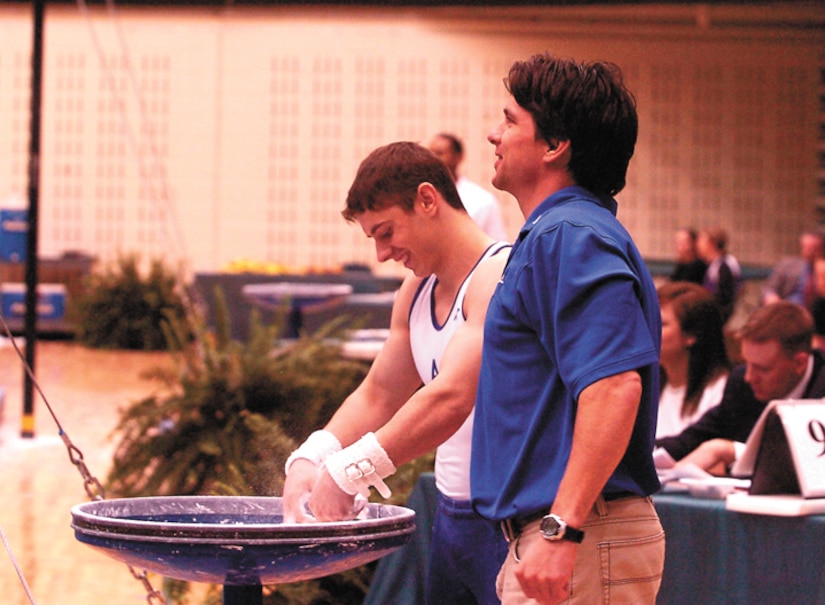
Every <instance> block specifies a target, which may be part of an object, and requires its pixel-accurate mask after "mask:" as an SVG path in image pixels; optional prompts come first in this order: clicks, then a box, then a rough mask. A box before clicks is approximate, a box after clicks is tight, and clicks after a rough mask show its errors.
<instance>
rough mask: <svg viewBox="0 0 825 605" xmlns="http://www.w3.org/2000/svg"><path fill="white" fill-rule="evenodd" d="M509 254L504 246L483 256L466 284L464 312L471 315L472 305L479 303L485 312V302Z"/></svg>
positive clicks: (487, 301) (491, 292)
mask: <svg viewBox="0 0 825 605" xmlns="http://www.w3.org/2000/svg"><path fill="white" fill-rule="evenodd" d="M509 256H510V248H504V249H503V250H501V252H499V253H498V254H496V255H494V256H491V257H489V258H485V259H484V260H483V261H481V262H480V263H479V265H478V267H476V269H475V271H473V276H472V278H471V279H470V284H469V285H468V286H467V296H466V297H465V299H464V307H465V312H466V313H467V314H468V316H469V315H472V307H473V306H475V305H481V306H480V308H481V309H482V310H483V312H484V313H486V310H487V304H488V303H489V302H490V297H491V296H492V295H493V291H494V290H495V288H496V285H497V284H498V282H499V280H500V279H501V274H502V273H503V272H504V266H505V265H506V264H507V259H508V258H509Z"/></svg>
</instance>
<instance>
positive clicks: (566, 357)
mask: <svg viewBox="0 0 825 605" xmlns="http://www.w3.org/2000/svg"><path fill="white" fill-rule="evenodd" d="M506 86H507V89H508V91H509V92H510V94H511V96H510V98H509V100H508V101H507V103H506V105H505V107H504V118H503V121H502V123H501V124H500V125H499V126H497V127H496V128H495V129H494V130H493V131H492V132H491V133H490V135H489V136H488V139H489V141H490V143H492V144H493V145H494V146H495V156H496V161H495V176H494V177H493V185H494V186H495V187H496V188H498V189H501V190H503V191H507V192H509V193H511V194H512V195H514V196H515V198H516V200H517V201H518V204H519V208H520V209H521V212H522V214H523V215H524V218H525V219H526V222H525V224H524V226H523V227H522V228H521V232H520V233H519V236H518V238H517V240H516V243H515V244H514V246H513V251H512V253H511V256H510V260H509V262H508V265H507V268H506V269H505V272H504V275H503V276H502V280H501V282H500V283H499V285H498V287H497V288H496V291H495V294H494V295H493V298H492V299H491V301H490V307H489V309H488V312H487V321H486V325H485V329H484V353H483V358H482V368H481V375H480V379H479V391H478V398H477V401H476V421H475V427H474V433H473V457H472V465H471V486H472V496H473V504H474V506H475V508H476V510H477V511H478V512H479V513H481V514H482V515H483V516H485V517H487V518H490V519H493V520H495V521H499V522H501V523H502V528H503V530H504V531H506V533H507V534H508V536H509V538H510V551H509V553H508V556H507V559H506V561H505V563H504V565H503V566H502V569H501V573H500V574H499V579H498V586H499V594H500V596H501V599H502V603H504V605H514V604H528V603H529V604H534V603H543V604H551V603H560V602H565V603H572V604H581V605H592V604H593V603H603V602H607V601H610V602H616V603H618V602H622V603H635V604H644V603H649V604H651V605H652V604H653V603H655V600H656V594H657V591H658V588H659V584H660V582H661V574H662V571H663V567H664V532H663V531H662V526H661V524H660V523H659V518H658V516H657V514H656V511H655V509H654V507H653V503H652V500H651V499H650V498H649V496H650V494H652V493H653V492H655V491H657V490H658V489H659V481H658V478H657V477H656V471H655V468H654V465H653V460H652V452H653V435H654V431H655V426H656V407H657V403H658V397H659V365H658V360H659V341H660V332H661V317H660V313H659V305H658V301H657V298H656V289H655V286H654V284H653V280H652V278H651V276H650V274H649V272H648V270H647V267H646V266H645V263H644V260H643V259H642V257H641V254H640V253H639V251H638V250H637V248H636V246H635V245H634V243H633V241H632V239H631V237H630V235H629V234H628V233H627V231H626V230H625V229H624V228H623V227H622V226H621V224H620V223H619V221H618V220H617V219H616V210H617V204H616V201H615V199H613V196H614V195H615V194H616V193H618V192H619V191H620V190H621V189H622V188H623V187H624V185H625V175H626V171H627V165H628V162H629V161H630V158H631V156H632V155H633V150H634V147H635V143H636V137H637V133H638V118H637V115H636V108H635V101H634V99H633V97H632V95H631V94H630V93H629V92H628V91H627V89H626V88H625V87H624V85H623V83H622V78H621V74H620V72H619V69H618V67H616V66H615V65H612V64H609V63H581V64H580V63H575V62H573V61H569V60H561V59H557V58H555V57H552V56H550V55H547V54H545V55H535V56H533V57H532V58H531V59H529V60H527V61H518V62H516V63H514V64H513V66H512V67H511V68H510V72H509V74H508V77H507V79H506ZM619 544H622V545H624V546H623V547H621V548H613V546H618V545H619ZM629 544H633V546H628V545H629ZM605 551H609V552H610V559H611V561H610V566H609V569H605V567H604V566H603V565H602V563H601V561H600V559H601V557H602V555H601V553H603V552H605Z"/></svg>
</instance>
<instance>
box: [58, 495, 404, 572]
mask: <svg viewBox="0 0 825 605" xmlns="http://www.w3.org/2000/svg"><path fill="white" fill-rule="evenodd" d="M71 512H72V528H73V529H74V532H75V537H76V538H77V540H79V541H80V542H82V543H84V544H88V545H89V546H91V547H93V548H95V549H98V550H100V551H102V552H103V553H104V554H106V555H107V556H109V557H111V558H113V559H116V560H118V561H121V562H123V563H126V564H128V565H131V566H133V567H135V568H139V569H145V570H147V571H152V572H155V573H158V574H161V575H163V576H165V577H169V578H176V579H178V580H188V581H191V582H207V583H214V584H223V585H228V586H255V585H262V584H282V583H288V582H297V581H301V580H308V579H312V578H319V577H322V576H327V575H330V574H334V573H338V572H340V571H344V570H346V569H351V568H354V567H358V566H360V565H363V564H365V563H369V562H370V561H374V560H375V559H378V558H380V557H383V556H384V555H387V554H389V553H390V552H392V551H393V550H395V549H396V548H398V547H400V546H402V545H403V544H405V543H406V542H407V541H409V539H410V537H411V535H412V533H413V531H415V513H414V512H413V511H412V510H410V509H407V508H404V507H401V506H393V505H387V504H368V505H367V506H366V510H365V513H362V515H361V517H359V519H358V520H354V521H338V522H333V523H301V524H292V523H290V524H285V523H284V522H283V503H282V500H281V498H263V497H234V496H226V497H224V496H169V497H149V498H123V499H115V500H100V501H95V502H87V503H84V504H79V505H77V506H75V507H73V508H72V511H71Z"/></svg>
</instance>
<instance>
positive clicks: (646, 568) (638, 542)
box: [599, 531, 665, 605]
mask: <svg viewBox="0 0 825 605" xmlns="http://www.w3.org/2000/svg"><path fill="white" fill-rule="evenodd" d="M664 561H665V533H664V531H660V532H659V533H657V534H654V535H652V536H649V537H645V538H635V539H627V540H617V541H614V542H603V543H601V544H599V562H600V565H601V583H602V590H603V596H604V600H603V603H604V605H617V604H621V603H627V604H631V603H632V604H634V605H637V604H642V603H650V604H651V605H653V604H654V603H655V602H656V594H657V593H658V591H659V585H660V584H661V582H662V573H663V572H664Z"/></svg>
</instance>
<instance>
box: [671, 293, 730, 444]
mask: <svg viewBox="0 0 825 605" xmlns="http://www.w3.org/2000/svg"><path fill="white" fill-rule="evenodd" d="M658 293H659V305H660V307H661V312H662V353H661V358H660V366H661V371H662V391H661V395H660V398H659V419H658V422H657V425H656V437H657V438H659V437H666V436H669V435H676V434H678V433H680V432H682V430H683V429H684V428H686V427H687V426H689V425H690V424H692V423H693V422H694V421H696V420H697V419H698V418H699V417H700V416H701V415H702V414H704V413H705V412H706V411H707V410H708V409H710V408H711V407H713V406H715V405H717V404H718V403H719V401H720V400H721V399H722V391H723V390H724V388H725V383H726V382H727V379H728V374H729V373H730V368H731V363H730V359H729V357H728V353H727V348H726V346H725V335H724V331H723V325H724V322H723V320H722V313H721V310H720V308H719V304H718V303H717V302H716V300H715V299H714V296H713V295H712V294H711V293H710V292H708V291H707V290H706V289H705V288H703V287H702V286H699V285H698V284H693V283H688V282H667V283H665V284H663V285H661V286H660V287H659V289H658Z"/></svg>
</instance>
